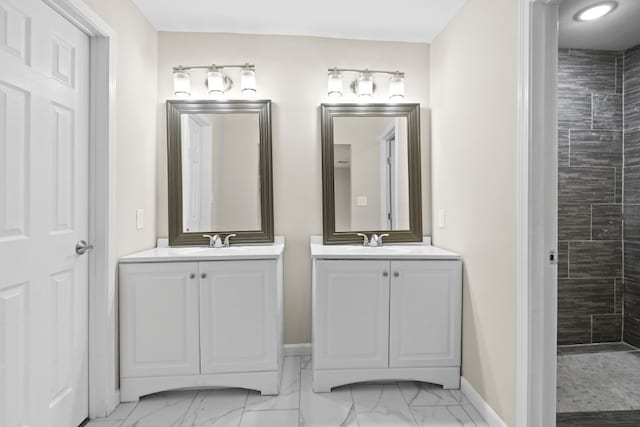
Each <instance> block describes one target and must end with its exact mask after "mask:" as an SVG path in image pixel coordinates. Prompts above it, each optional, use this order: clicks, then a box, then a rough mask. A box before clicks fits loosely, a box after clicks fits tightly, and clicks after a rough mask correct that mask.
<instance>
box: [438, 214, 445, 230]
mask: <svg viewBox="0 0 640 427" xmlns="http://www.w3.org/2000/svg"><path fill="white" fill-rule="evenodd" d="M445 226H446V217H445V213H444V209H438V227H439V228H445Z"/></svg>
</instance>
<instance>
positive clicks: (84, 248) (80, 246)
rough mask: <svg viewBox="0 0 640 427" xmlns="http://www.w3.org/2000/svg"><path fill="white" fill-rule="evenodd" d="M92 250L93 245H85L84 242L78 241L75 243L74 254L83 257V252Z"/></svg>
mask: <svg viewBox="0 0 640 427" xmlns="http://www.w3.org/2000/svg"><path fill="white" fill-rule="evenodd" d="M91 249H93V245H90V244H88V243H87V241H86V240H79V241H78V242H77V243H76V253H77V254H78V255H83V254H84V253H85V252H87V251H89V250H91Z"/></svg>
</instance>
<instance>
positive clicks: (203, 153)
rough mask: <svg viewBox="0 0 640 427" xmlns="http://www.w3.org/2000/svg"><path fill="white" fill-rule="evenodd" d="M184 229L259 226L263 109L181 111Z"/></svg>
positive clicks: (257, 227)
mask: <svg viewBox="0 0 640 427" xmlns="http://www.w3.org/2000/svg"><path fill="white" fill-rule="evenodd" d="M180 121H181V125H182V126H181V129H182V135H181V137H182V194H183V198H182V203H183V217H182V220H183V227H182V229H183V231H184V232H209V231H210V230H216V231H221V232H225V231H227V232H231V231H237V230H260V129H259V114H258V113H237V114H232V113H221V114H181V116H180Z"/></svg>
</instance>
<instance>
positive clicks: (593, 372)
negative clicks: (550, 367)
mask: <svg viewBox="0 0 640 427" xmlns="http://www.w3.org/2000/svg"><path fill="white" fill-rule="evenodd" d="M600 348H601V349H602V350H604V351H600V352H592V350H594V348H593V346H591V348H587V347H585V350H587V351H585V352H576V351H575V349H574V351H572V352H568V353H567V352H565V353H564V354H562V353H559V354H558V386H557V392H558V393H557V398H558V400H557V412H558V413H559V414H563V413H574V415H575V416H576V417H578V416H579V414H576V413H583V412H594V413H595V412H602V413H604V412H611V411H638V410H640V351H636V349H635V348H633V347H631V348H629V347H628V346H613V347H612V346H602V347H600ZM568 418H571V417H568ZM569 425H572V424H569ZM585 425H587V424H585ZM602 425H609V424H606V423H603V424H602ZM614 425H615V424H614ZM635 425H636V426H640V422H638V423H636V424H635Z"/></svg>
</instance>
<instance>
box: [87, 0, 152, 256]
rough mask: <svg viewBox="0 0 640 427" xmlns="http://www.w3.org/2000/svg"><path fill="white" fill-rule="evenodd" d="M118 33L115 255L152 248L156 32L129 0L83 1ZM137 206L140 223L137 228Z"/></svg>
mask: <svg viewBox="0 0 640 427" xmlns="http://www.w3.org/2000/svg"><path fill="white" fill-rule="evenodd" d="M85 2H86V3H87V4H88V5H89V6H90V7H91V8H92V9H93V10H94V11H95V12H96V13H97V14H98V15H99V16H100V17H101V18H102V19H104V20H105V21H106V23H107V24H108V25H109V26H111V28H112V29H113V30H115V31H116V33H117V59H116V61H117V67H118V71H117V91H116V103H117V105H116V155H117V157H116V168H117V170H116V200H117V202H116V203H117V206H116V241H117V247H116V251H117V255H118V256H120V255H126V254H129V253H132V252H136V251H139V250H142V249H148V248H150V247H154V246H155V239H156V215H155V211H156V200H155V199H156V160H155V156H156V129H157V125H156V119H157V115H156V111H157V110H156V104H157V97H156V96H157V63H158V56H157V55H158V33H157V32H156V30H155V28H153V27H152V26H151V24H150V23H149V21H147V19H146V18H145V17H144V16H143V15H142V13H140V11H139V10H138V8H137V7H136V6H135V5H134V4H133V2H132V1H131V0H110V1H104V0H85ZM136 209H144V213H145V218H144V219H145V224H144V228H143V229H142V230H137V229H136Z"/></svg>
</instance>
